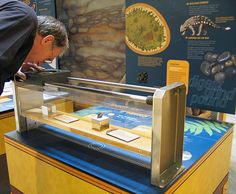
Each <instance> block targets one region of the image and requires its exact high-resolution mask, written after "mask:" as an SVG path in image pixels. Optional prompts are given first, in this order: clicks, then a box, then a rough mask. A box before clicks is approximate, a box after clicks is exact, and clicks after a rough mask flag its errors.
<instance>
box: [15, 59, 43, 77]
mask: <svg viewBox="0 0 236 194" xmlns="http://www.w3.org/2000/svg"><path fill="white" fill-rule="evenodd" d="M42 70H44V68H43V67H40V66H39V65H37V64H36V63H23V64H22V66H21V68H20V69H19V70H18V71H17V73H16V75H17V76H18V77H19V78H20V79H21V80H26V79H27V77H26V75H25V74H24V72H27V71H42Z"/></svg>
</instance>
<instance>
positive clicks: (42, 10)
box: [22, 0, 56, 17]
mask: <svg viewBox="0 0 236 194" xmlns="http://www.w3.org/2000/svg"><path fill="white" fill-rule="evenodd" d="M22 1H23V2H24V3H26V4H27V5H29V6H30V7H32V8H33V9H34V10H35V12H36V13H37V15H50V16H54V17H55V16H56V5H55V1H54V0H43V1H42V0H22Z"/></svg>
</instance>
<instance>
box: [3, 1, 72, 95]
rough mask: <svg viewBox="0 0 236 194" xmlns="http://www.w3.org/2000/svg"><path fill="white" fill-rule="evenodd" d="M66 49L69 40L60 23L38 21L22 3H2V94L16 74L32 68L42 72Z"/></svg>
mask: <svg viewBox="0 0 236 194" xmlns="http://www.w3.org/2000/svg"><path fill="white" fill-rule="evenodd" d="M67 48H68V36H67V32H66V29H65V26H64V25H63V24H62V23H61V22H59V21H58V20H56V19H55V18H53V17H50V16H38V17H37V16H36V14H35V12H34V10H33V9H32V8H31V7H29V6H27V5H26V4H24V3H22V2H21V1H17V0H1V1H0V94H1V93H2V90H3V87H4V82H6V81H7V80H9V79H12V77H13V76H14V74H16V73H17V72H18V74H20V75H22V73H21V71H24V70H26V69H27V68H30V67H33V68H36V69H39V66H40V65H41V64H42V63H44V62H45V61H52V60H53V59H54V58H55V57H57V56H59V55H61V54H63V53H64V51H65V50H66V49H67ZM22 65H23V66H22ZM21 66H22V68H21ZM20 68H21V70H19V69H20Z"/></svg>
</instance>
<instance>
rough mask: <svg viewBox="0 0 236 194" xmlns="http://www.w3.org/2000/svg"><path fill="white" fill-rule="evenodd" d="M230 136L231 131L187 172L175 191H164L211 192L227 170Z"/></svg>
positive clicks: (230, 143)
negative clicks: (195, 166)
mask: <svg viewBox="0 0 236 194" xmlns="http://www.w3.org/2000/svg"><path fill="white" fill-rule="evenodd" d="M232 138H233V133H231V134H230V135H229V136H228V137H227V138H226V139H225V141H223V142H222V144H220V145H219V146H218V147H217V149H216V150H215V151H214V152H213V153H212V154H211V155H210V156H209V157H207V158H206V160H204V161H202V163H201V164H200V165H199V166H198V168H197V169H196V170H195V171H194V172H193V173H192V174H189V177H187V179H186V180H185V181H184V182H183V183H182V184H181V185H180V186H179V188H177V189H176V191H175V192H173V190H172V189H171V188H170V189H169V190H168V191H167V192H166V193H175V194H184V193H186V194H199V193H204V194H205V193H206V194H207V193H209V194H210V193H213V192H214V191H215V189H216V188H217V186H218V185H219V184H220V182H221V181H222V180H223V178H224V177H225V176H226V174H227V173H228V172H229V167H230V156H231V145H232Z"/></svg>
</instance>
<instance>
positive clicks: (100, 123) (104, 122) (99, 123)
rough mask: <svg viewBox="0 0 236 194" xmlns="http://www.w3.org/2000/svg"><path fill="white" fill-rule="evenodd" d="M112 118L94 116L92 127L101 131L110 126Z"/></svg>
mask: <svg viewBox="0 0 236 194" xmlns="http://www.w3.org/2000/svg"><path fill="white" fill-rule="evenodd" d="M109 121H110V118H109V117H107V116H102V117H100V118H98V117H97V116H96V117H92V129H95V130H98V131H101V130H103V129H107V128H108V127H109Z"/></svg>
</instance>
